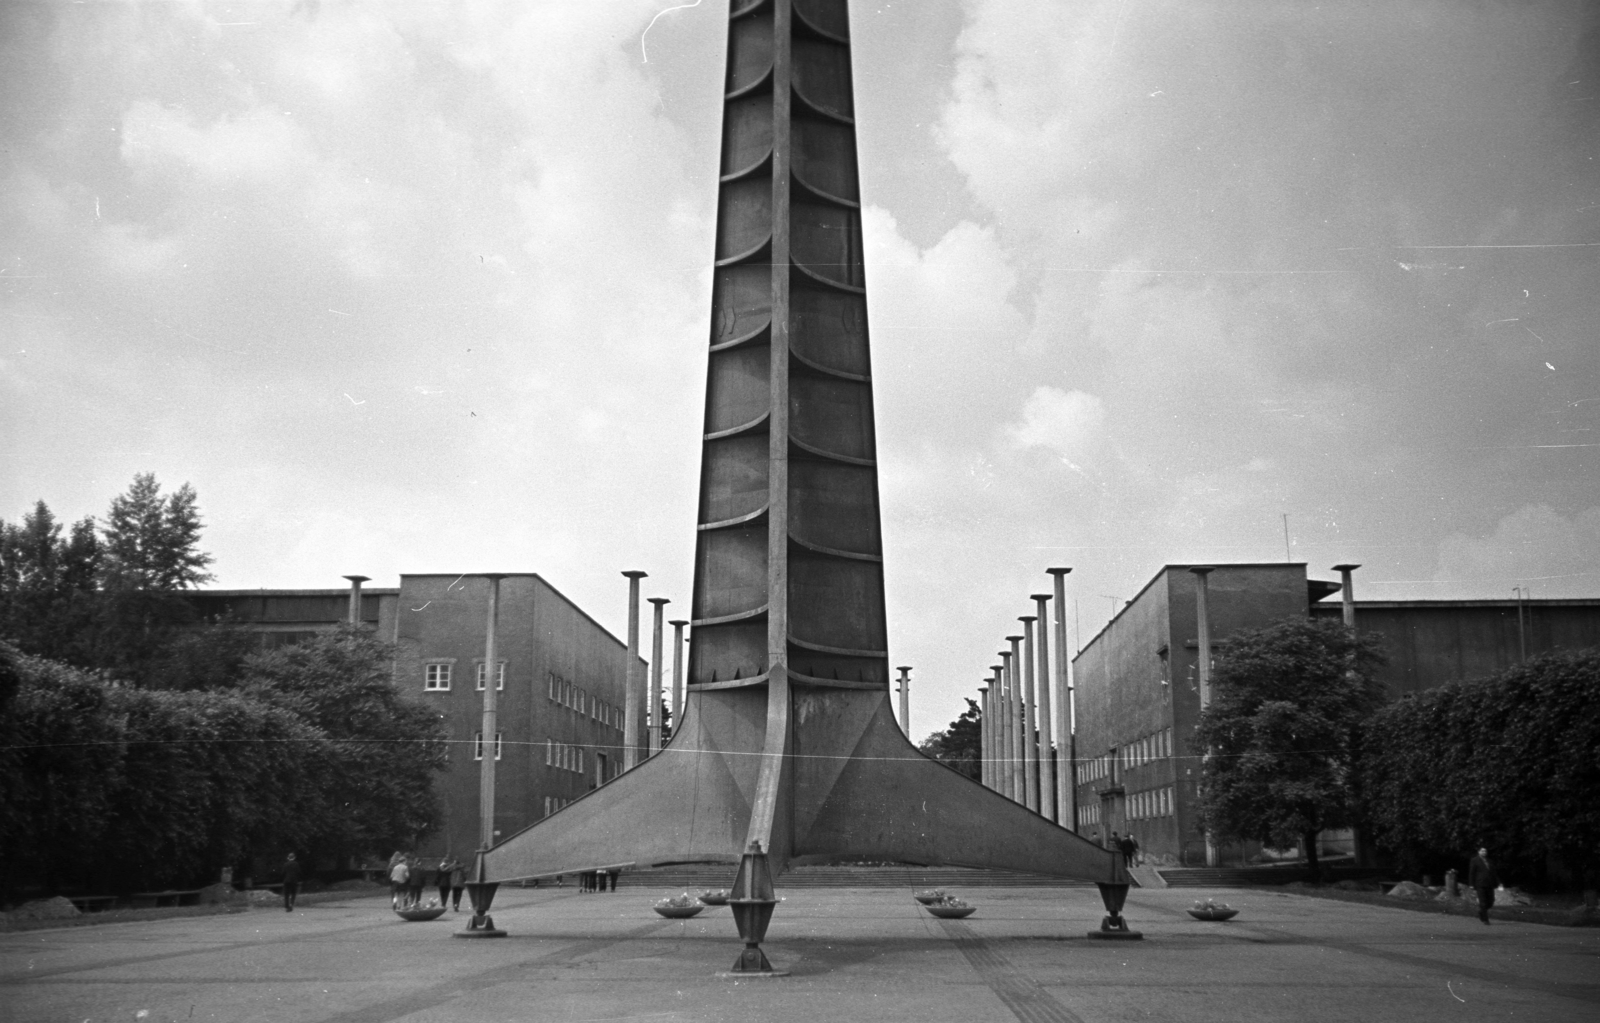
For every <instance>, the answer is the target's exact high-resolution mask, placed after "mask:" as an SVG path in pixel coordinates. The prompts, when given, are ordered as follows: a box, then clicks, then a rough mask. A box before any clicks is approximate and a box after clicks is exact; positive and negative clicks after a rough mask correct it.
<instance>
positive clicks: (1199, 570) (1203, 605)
mask: <svg viewBox="0 0 1600 1023" xmlns="http://www.w3.org/2000/svg"><path fill="white" fill-rule="evenodd" d="M1189 571H1191V572H1193V573H1194V614H1195V627H1196V632H1197V633H1198V635H1197V636H1196V637H1195V643H1196V645H1197V646H1199V648H1200V650H1199V653H1200V661H1199V663H1200V713H1202V714H1204V713H1205V710H1206V708H1207V707H1209V706H1211V607H1210V604H1209V603H1208V599H1207V598H1208V597H1209V595H1210V589H1209V586H1208V583H1207V579H1206V577H1207V576H1209V575H1210V574H1211V573H1212V572H1214V571H1216V569H1215V567H1213V566H1211V565H1196V566H1194V567H1192V568H1190V569H1189ZM1216 865H1217V843H1216V842H1215V841H1214V840H1213V839H1212V837H1211V832H1209V831H1207V832H1206V866H1208V867H1214V866H1216Z"/></svg>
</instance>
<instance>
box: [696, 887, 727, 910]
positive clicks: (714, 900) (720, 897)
mask: <svg viewBox="0 0 1600 1023" xmlns="http://www.w3.org/2000/svg"><path fill="white" fill-rule="evenodd" d="M700 901H701V902H703V903H705V904H706V905H708V906H726V905H727V904H728V889H726V888H718V889H717V890H716V891H710V892H701V893H700Z"/></svg>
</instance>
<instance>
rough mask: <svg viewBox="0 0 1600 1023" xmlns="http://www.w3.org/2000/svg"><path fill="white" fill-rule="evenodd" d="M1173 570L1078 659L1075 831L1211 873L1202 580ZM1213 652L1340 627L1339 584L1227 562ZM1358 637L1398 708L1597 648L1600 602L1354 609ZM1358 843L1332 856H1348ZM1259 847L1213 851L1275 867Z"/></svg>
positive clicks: (1221, 574) (1329, 847)
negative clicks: (1287, 631) (1201, 740)
mask: <svg viewBox="0 0 1600 1023" xmlns="http://www.w3.org/2000/svg"><path fill="white" fill-rule="evenodd" d="M1190 568H1191V566H1188V565H1167V566H1165V567H1164V568H1162V569H1161V570H1160V571H1159V572H1158V573H1157V574H1156V575H1155V577H1154V578H1152V579H1151V580H1150V582H1149V583H1147V584H1146V585H1145V586H1144V588H1143V589H1141V590H1140V591H1139V593H1138V595H1137V596H1135V597H1134V598H1133V599H1132V600H1130V601H1128V602H1127V604H1125V605H1124V606H1123V608H1122V609H1121V610H1120V611H1118V612H1117V614H1116V616H1115V617H1113V618H1112V619H1111V621H1110V622H1108V623H1107V624H1106V626H1105V627H1104V628H1103V629H1101V630H1100V632H1099V633H1098V634H1097V635H1096V636H1094V638H1093V639H1091V640H1090V641H1089V642H1088V643H1087V644H1085V645H1084V647H1083V649H1082V650H1080V651H1079V652H1078V654H1077V655H1076V656H1075V657H1074V658H1073V662H1072V663H1073V674H1074V681H1075V684H1076V686H1077V692H1076V719H1077V729H1076V731H1077V757H1078V769H1077V777H1076V779H1075V782H1076V786H1077V797H1078V798H1077V806H1078V832H1079V833H1080V834H1082V835H1084V836H1085V837H1090V838H1095V837H1098V838H1101V839H1104V838H1105V837H1106V836H1108V835H1109V834H1110V832H1112V831H1117V832H1119V833H1122V834H1127V833H1129V832H1130V831H1131V832H1132V834H1133V835H1134V837H1135V838H1137V839H1138V841H1139V844H1140V847H1141V848H1142V850H1143V851H1144V854H1145V856H1146V858H1147V859H1149V860H1152V861H1154V862H1156V863H1165V864H1186V865H1189V866H1199V865H1204V864H1205V863H1206V862H1207V860H1208V857H1207V850H1206V843H1205V838H1204V836H1203V835H1202V833H1201V831H1200V828H1199V826H1198V823H1197V821H1196V820H1195V814H1194V803H1195V795H1196V785H1197V783H1198V782H1199V780H1200V766H1199V764H1200V761H1199V756H1200V754H1201V753H1202V752H1203V751H1201V750H1198V749H1195V748H1194V747H1193V745H1192V742H1191V737H1192V735H1193V731H1194V727H1195V725H1196V723H1197V722H1198V720H1199V715H1200V686H1199V643H1198V639H1197V637H1198V635H1199V628H1198V614H1197V605H1198V600H1197V589H1198V584H1197V577H1196V576H1195V574H1194V573H1193V572H1191V571H1190ZM1207 578H1208V584H1207V590H1208V601H1207V604H1208V612H1209V614H1208V617H1209V619H1210V639H1211V646H1212V649H1213V652H1215V651H1216V650H1218V649H1219V648H1220V647H1221V645H1222V644H1223V643H1224V642H1226V640H1227V638H1228V637H1229V636H1230V635H1231V634H1232V633H1233V632H1235V631H1237V630H1239V629H1243V628H1257V627H1260V626H1264V625H1268V624H1270V623H1272V622H1274V621H1278V620H1281V619H1283V618H1285V617H1289V616H1291V615H1296V616H1298V615H1310V616H1312V617H1334V618H1337V617H1339V616H1340V615H1341V614H1342V606H1341V604H1342V602H1341V601H1339V600H1330V599H1327V598H1330V597H1333V596H1334V595H1335V594H1337V593H1339V591H1340V584H1339V583H1337V582H1325V581H1321V580H1316V579H1307V578H1306V566H1305V565H1304V564H1303V563H1275V564H1273V563H1269V564H1237V565H1216V566H1214V567H1212V569H1211V571H1210V572H1209V573H1208V576H1207ZM1354 607H1355V622H1356V628H1357V629H1359V630H1360V631H1362V632H1371V633H1377V634H1378V635H1380V636H1381V637H1382V638H1383V646H1384V652H1385V653H1386V654H1387V656H1388V658H1389V663H1388V664H1387V665H1386V666H1385V667H1384V668H1383V669H1382V670H1381V671H1379V673H1378V677H1379V679H1380V681H1382V682H1383V683H1384V685H1385V687H1386V689H1387V690H1388V693H1389V696H1390V698H1395V697H1399V696H1402V695H1404V694H1406V693H1410V692H1416V691H1419V690H1423V689H1428V688H1432V687H1434V686H1438V685H1443V684H1444V683H1446V682H1451V681H1456V680H1461V679H1470V678H1484V677H1488V676H1490V675H1494V674H1496V673H1498V672H1500V671H1504V670H1505V669H1506V668H1509V667H1511V666H1512V665H1514V664H1516V663H1518V662H1519V661H1520V660H1521V659H1523V658H1524V657H1525V656H1532V655H1534V654H1537V653H1541V652H1544V651H1550V650H1559V649H1580V648H1584V647H1596V646H1600V600H1593V599H1587V600H1530V601H1520V602H1519V601H1517V600H1458V601H1449V600H1428V601H1393V600H1381V601H1359V600H1358V601H1355V604H1354ZM1352 844H1353V843H1352V840H1351V836H1350V834H1349V833H1348V832H1343V833H1338V832H1330V833H1326V834H1325V835H1324V840H1323V846H1322V848H1323V851H1324V852H1325V853H1328V854H1337V853H1341V852H1349V851H1351V848H1352ZM1277 855H1284V854H1281V853H1274V852H1273V851H1271V850H1262V849H1261V848H1259V847H1258V846H1256V845H1254V844H1247V845H1245V846H1232V847H1223V848H1221V849H1216V850H1214V851H1213V853H1212V856H1211V857H1210V859H1211V860H1212V862H1215V863H1240V862H1247V861H1251V860H1257V859H1271V858H1274V856H1277Z"/></svg>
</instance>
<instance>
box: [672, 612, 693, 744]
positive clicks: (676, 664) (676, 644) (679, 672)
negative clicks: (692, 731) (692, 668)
mask: <svg viewBox="0 0 1600 1023" xmlns="http://www.w3.org/2000/svg"><path fill="white" fill-rule="evenodd" d="M667 624H668V625H670V626H672V737H673V738H674V739H676V738H677V737H678V732H679V731H681V730H682V728H683V627H684V626H685V625H688V624H689V623H688V622H687V621H685V620H684V619H682V618H674V619H673V620H672V621H670V622H668V623H667Z"/></svg>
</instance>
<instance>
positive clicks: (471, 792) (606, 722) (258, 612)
mask: <svg viewBox="0 0 1600 1023" xmlns="http://www.w3.org/2000/svg"><path fill="white" fill-rule="evenodd" d="M353 599H354V600H356V601H358V602H359V605H360V611H359V615H358V617H359V620H360V623H361V624H362V626H364V627H366V628H371V629H374V630H375V631H376V632H377V634H378V635H379V636H381V637H382V638H384V639H386V640H389V641H391V642H393V643H394V644H395V651H396V652H395V661H394V677H395V681H396V682H397V683H398V685H399V686H400V688H401V691H402V692H403V693H404V694H405V696H406V697H407V698H408V699H411V700H414V701H415V702H417V703H420V704H422V705H423V706H426V707H429V708H431V709H433V710H434V711H435V712H436V713H437V714H438V715H439V719H440V723H441V725H442V726H443V727H444V729H445V732H446V734H447V736H448V738H449V750H450V752H449V765H448V768H447V769H446V771H445V772H444V774H443V775H442V776H441V777H440V779H439V781H438V783H437V786H436V791H437V792H438V795H439V798H440V801H441V803H442V805H443V808H444V827H443V828H442V829H441V830H440V831H439V832H437V833H436V834H434V835H432V836H430V837H428V838H427V839H425V840H424V842H423V844H422V845H421V846H419V848H418V849H417V850H415V851H416V852H418V853H420V854H421V855H423V856H427V857H432V856H435V855H439V856H443V855H456V856H465V855H467V854H469V853H471V852H472V851H473V850H474V849H476V848H477V846H478V834H479V820H478V787H479V774H480V771H481V767H482V764H481V761H482V758H483V757H484V756H486V755H488V756H494V757H495V758H496V762H497V763H496V771H495V797H496V798H495V822H494V828H495V833H496V834H497V835H498V836H499V837H506V836H509V835H511V834H512V833H514V832H516V831H518V830H520V829H522V828H524V827H526V826H528V825H530V824H533V823H535V822H536V821H538V820H539V819H540V818H541V817H543V816H545V815H547V814H549V813H552V812H554V811H555V810H557V809H559V808H560V807H562V806H564V805H566V804H567V803H568V802H571V801H572V800H573V799H576V798H577V797H578V796H581V795H582V794H584V793H585V792H587V791H589V790H590V789H592V788H595V787H597V786H599V785H602V784H604V783H606V782H608V781H610V780H611V779H612V778H614V777H616V776H617V775H618V774H620V773H621V771H622V764H623V731H622V727H623V717H624V713H625V707H624V704H625V693H626V680H627V665H628V649H627V644H626V643H624V642H623V641H621V640H619V639H617V638H616V637H615V636H613V635H612V634H611V633H610V632H608V631H607V630H606V629H605V628H603V627H602V626H601V625H600V624H599V623H597V622H596V621H594V619H592V618H590V617H589V616H588V615H587V614H585V613H584V611H583V610H582V609H581V608H579V607H578V606H577V605H576V604H574V603H573V602H572V601H570V600H568V599H567V598H566V597H565V596H563V595H562V594H561V592H560V591H558V590H557V589H556V588H555V587H553V586H551V585H550V584H549V583H548V582H547V581H545V580H544V579H543V578H541V577H540V576H538V575H535V574H531V573H527V574H511V575H506V576H505V577H504V578H503V579H502V580H501V582H500V596H499V610H498V615H497V622H498V628H497V636H496V640H497V643H496V647H497V650H496V653H497V660H498V661H499V663H498V664H497V665H495V667H494V670H493V672H492V673H491V672H490V671H489V670H487V669H486V667H485V664H484V659H483V654H484V643H485V639H486V633H487V626H488V599H489V581H488V580H487V579H486V578H484V577H483V576H481V575H404V576H401V578H400V585H399V586H398V587H396V588H393V589H365V590H361V591H360V592H359V596H354V597H353V595H352V591H351V590H340V589H332V590H206V591H201V592H199V593H197V594H195V595H194V596H193V597H192V602H193V603H194V605H195V607H196V609H197V610H198V611H199V612H200V613H201V614H202V615H204V616H206V617H207V618H223V617H226V618H228V619H230V620H231V621H233V622H235V623H237V624H239V625H241V626H243V627H245V628H248V629H250V630H251V631H253V632H257V633H259V634H260V635H261V636H262V638H263V643H264V645H268V646H271V645H279V644H283V643H293V642H298V641H300V640H303V639H305V638H308V637H310V636H314V635H316V634H318V633H321V632H327V631H331V630H334V629H337V628H338V627H339V625H340V624H342V623H344V622H347V621H348V620H349V617H350V615H349V611H350V606H351V603H352V600H353ZM638 663H640V664H641V665H642V664H643V663H644V662H643V659H642V658H641V659H639V661H638ZM491 674H492V677H493V679H494V684H495V685H496V687H497V696H498V701H497V702H498V713H497V725H498V734H497V735H495V736H492V737H490V739H489V741H488V742H485V741H484V736H483V735H482V723H483V687H484V686H485V685H486V684H488V679H489V678H490V677H491ZM641 677H643V676H642V675H641ZM642 698H643V694H642V693H641V699H642ZM639 713H640V715H641V718H640V720H643V713H644V707H643V706H641V707H640V708H639Z"/></svg>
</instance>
